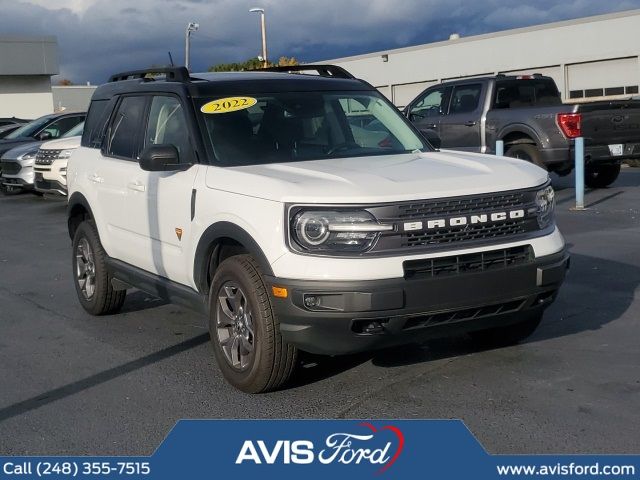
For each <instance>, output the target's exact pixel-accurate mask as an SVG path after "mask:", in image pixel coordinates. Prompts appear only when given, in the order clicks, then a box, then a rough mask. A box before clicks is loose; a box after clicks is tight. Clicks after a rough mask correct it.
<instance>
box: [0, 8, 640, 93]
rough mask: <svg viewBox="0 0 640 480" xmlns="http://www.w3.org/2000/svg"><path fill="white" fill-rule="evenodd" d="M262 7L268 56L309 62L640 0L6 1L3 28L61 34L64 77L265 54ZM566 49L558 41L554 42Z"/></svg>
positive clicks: (202, 64)
mask: <svg viewBox="0 0 640 480" xmlns="http://www.w3.org/2000/svg"><path fill="white" fill-rule="evenodd" d="M251 7H262V8H264V9H265V11H266V21H267V43H268V50H269V51H268V56H269V58H270V59H273V58H277V57H279V56H282V55H286V56H294V57H296V58H297V59H299V60H300V61H304V62H311V61H318V60H324V59H330V58H337V57H343V56H348V55H357V54H361V53H367V52H373V51H379V50H386V49H392V48H398V47H404V46H408V45H417V44H421V43H429V42H434V41H440V40H446V39H447V38H448V37H449V35H450V34H451V33H459V34H460V35H461V36H471V35H477V34H482V33H488V32H495V31H499V30H506V29H509V28H517V27H523V26H529V25H536V24H542V23H549V22H554V21H559V20H568V19H572V18H579V17H586V16H590V15H598V14H602V13H610V12H614V11H622V10H630V9H634V8H640V0H608V1H602V0H564V1H549V0H254V1H247V0H0V12H1V14H0V35H14V34H15V35H55V36H57V38H58V45H59V47H58V48H59V62H60V75H59V76H58V77H55V78H54V82H55V81H56V80H57V79H61V78H67V79H70V80H72V81H73V82H74V83H86V82H87V81H90V82H91V83H94V84H99V83H103V82H105V81H106V80H107V79H108V77H109V75H111V74H113V73H116V72H119V71H126V70H133V69H138V68H145V67H148V66H151V65H164V64H168V62H169V57H168V54H167V52H169V51H170V52H171V54H172V55H173V59H174V61H175V63H176V64H183V63H184V31H185V28H186V25H187V23H188V22H190V21H195V22H198V23H199V24H200V30H199V31H198V32H196V33H195V34H194V35H193V36H192V43H191V65H192V71H195V72H197V71H205V70H207V68H208V67H209V66H211V65H214V64H217V63H222V62H236V61H244V60H246V59H248V58H250V57H255V56H257V55H258V54H259V53H260V52H261V43H260V42H261V40H260V29H259V15H258V14H255V13H249V12H248V10H249V8H251ZM558 48H562V46H558Z"/></svg>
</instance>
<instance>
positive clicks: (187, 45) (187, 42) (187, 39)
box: [184, 22, 200, 70]
mask: <svg viewBox="0 0 640 480" xmlns="http://www.w3.org/2000/svg"><path fill="white" fill-rule="evenodd" d="M198 28H200V25H199V24H197V23H195V22H189V23H188V24H187V30H186V31H185V32H184V66H185V67H186V68H187V70H189V54H190V51H189V50H190V49H191V32H197V31H198Z"/></svg>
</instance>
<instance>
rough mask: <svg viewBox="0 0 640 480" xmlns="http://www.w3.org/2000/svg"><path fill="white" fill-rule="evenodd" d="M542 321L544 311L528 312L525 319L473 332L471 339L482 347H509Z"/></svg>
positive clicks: (530, 332)
mask: <svg viewBox="0 0 640 480" xmlns="http://www.w3.org/2000/svg"><path fill="white" fill-rule="evenodd" d="M541 321H542V311H540V312H535V313H531V314H528V316H527V318H526V319H525V320H521V321H520V322H518V323H514V324H512V325H506V326H504V327H495V328H489V329H486V330H478V331H476V332H471V333H470V336H471V340H472V341H473V343H474V344H475V345H476V346H478V347H480V348H498V347H507V346H509V345H515V344H517V343H520V342H521V341H523V340H524V339H526V338H527V337H529V336H530V335H531V334H533V332H535V330H536V328H538V325H540V322H541Z"/></svg>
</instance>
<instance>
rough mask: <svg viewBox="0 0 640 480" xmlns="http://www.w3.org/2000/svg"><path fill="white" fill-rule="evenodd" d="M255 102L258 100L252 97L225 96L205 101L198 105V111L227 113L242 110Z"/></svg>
mask: <svg viewBox="0 0 640 480" xmlns="http://www.w3.org/2000/svg"><path fill="white" fill-rule="evenodd" d="M256 103H258V100H257V99H255V98H253V97H226V98H220V99H218V100H214V101H212V102H208V103H205V104H204V105H202V107H200V111H201V112H202V113H208V114H216V113H229V112H236V111H238V110H244V109H245V108H249V107H252V106H254V105H255V104H256Z"/></svg>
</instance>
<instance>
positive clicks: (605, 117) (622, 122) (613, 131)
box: [578, 100, 640, 145]
mask: <svg viewBox="0 0 640 480" xmlns="http://www.w3.org/2000/svg"><path fill="white" fill-rule="evenodd" d="M578 112H580V113H582V134H583V136H584V138H585V143H587V144H590V145H603V144H604V145H610V144H616V143H623V144H624V143H640V101H638V100H620V101H611V102H594V103H588V104H580V105H578Z"/></svg>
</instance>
